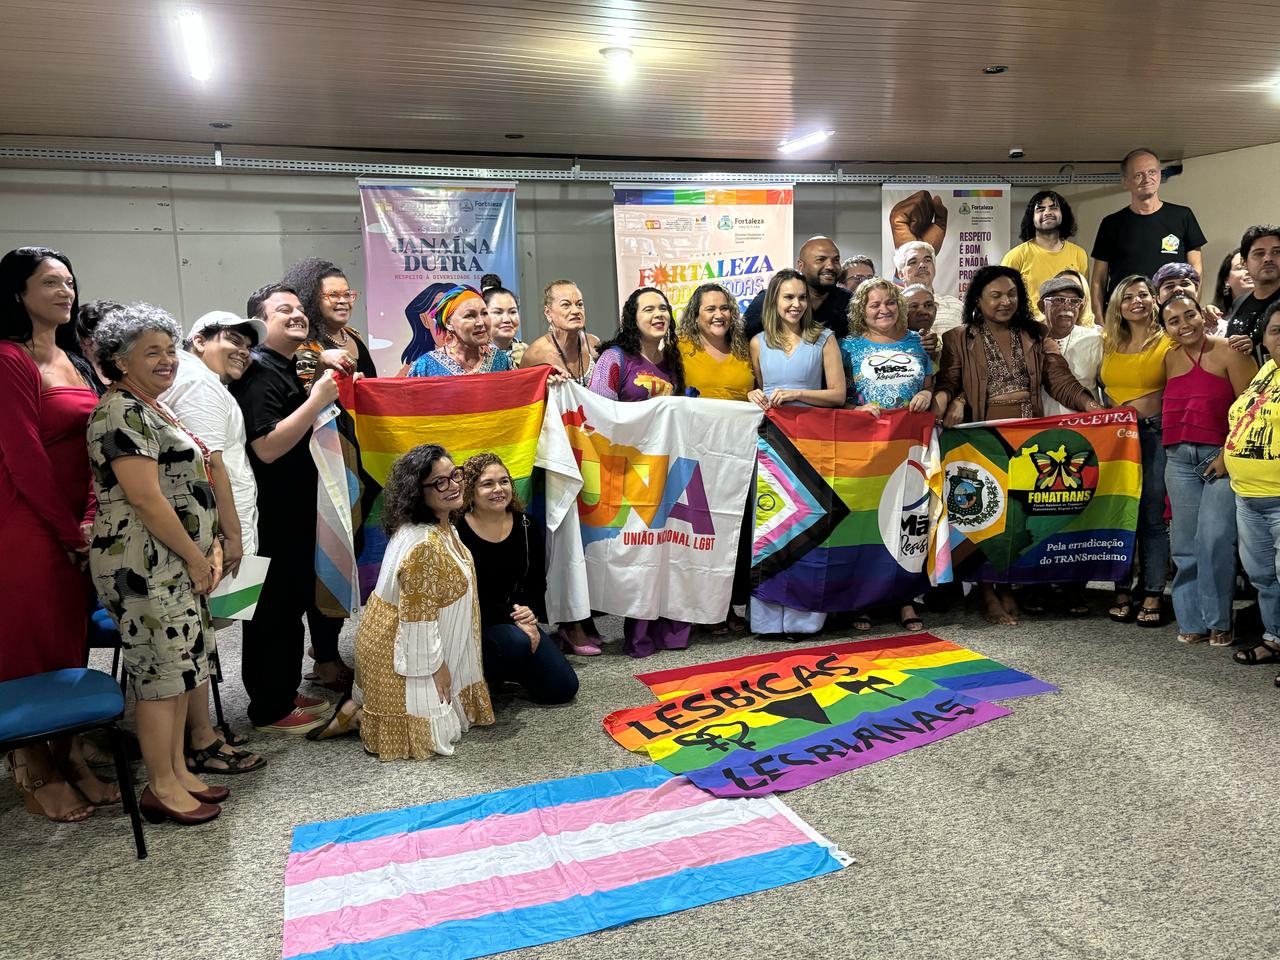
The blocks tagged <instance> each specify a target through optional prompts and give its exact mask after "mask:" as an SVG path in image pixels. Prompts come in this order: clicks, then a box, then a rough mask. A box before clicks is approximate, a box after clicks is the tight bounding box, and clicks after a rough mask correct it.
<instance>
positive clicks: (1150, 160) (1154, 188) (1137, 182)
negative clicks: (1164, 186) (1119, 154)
mask: <svg viewBox="0 0 1280 960" xmlns="http://www.w3.org/2000/svg"><path fill="white" fill-rule="evenodd" d="M1122 179H1123V182H1124V185H1125V188H1126V189H1127V190H1128V191H1129V195H1130V196H1131V197H1133V199H1134V200H1150V199H1152V198H1153V197H1155V196H1156V194H1158V193H1159V192H1160V160H1159V158H1157V157H1155V156H1152V155H1151V154H1149V153H1139V154H1137V155H1136V156H1133V157H1130V158H1129V163H1128V166H1126V167H1125V171H1124V177H1123V178H1122Z"/></svg>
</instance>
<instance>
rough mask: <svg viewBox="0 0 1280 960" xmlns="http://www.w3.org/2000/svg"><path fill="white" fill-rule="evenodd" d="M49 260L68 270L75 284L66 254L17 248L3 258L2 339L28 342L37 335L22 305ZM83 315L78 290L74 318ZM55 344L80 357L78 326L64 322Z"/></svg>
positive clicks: (0, 281) (0, 295)
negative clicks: (77, 336) (30, 282)
mask: <svg viewBox="0 0 1280 960" xmlns="http://www.w3.org/2000/svg"><path fill="white" fill-rule="evenodd" d="M46 260H57V261H58V262H59V263H60V264H62V265H63V266H64V267H66V268H67V271H68V272H69V273H70V274H71V279H72V281H73V282H74V281H75V276H76V272H75V270H74V269H73V268H72V266H71V261H70V260H68V259H67V256H66V254H64V253H59V252H58V251H57V250H54V249H53V248H52V247H18V248H17V249H16V250H10V251H9V252H8V253H6V254H5V255H4V257H2V258H0V340H12V341H14V342H16V343H25V342H26V341H28V340H30V339H31V337H32V336H33V334H34V333H35V328H34V326H33V325H32V323H31V315H30V314H28V313H27V308H26V307H25V306H24V305H23V303H22V300H21V296H22V294H23V293H24V292H25V291H26V289H27V281H28V280H30V279H31V277H32V275H33V274H34V273H35V272H36V271H37V270H38V269H40V264H42V263H44V262H45V261H46ZM79 312H80V288H79V285H77V286H76V288H75V294H74V299H73V300H72V301H71V316H72V317H73V318H74V317H75V316H76V315H77V314H78V313H79ZM53 342H54V343H55V344H57V345H58V347H59V348H60V349H62V350H63V351H64V352H66V353H69V354H75V355H76V356H80V355H81V353H80V341H79V340H78V339H77V338H76V331H75V324H74V323H64V324H62V325H61V326H59V327H58V329H57V330H55V331H54V334H53Z"/></svg>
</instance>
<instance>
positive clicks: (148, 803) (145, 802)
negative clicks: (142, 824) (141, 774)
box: [138, 784, 222, 827]
mask: <svg viewBox="0 0 1280 960" xmlns="http://www.w3.org/2000/svg"><path fill="white" fill-rule="evenodd" d="M138 810H139V811H140V812H141V813H142V815H143V816H144V817H145V818H146V820H147V823H160V822H161V821H163V820H172V821H173V822H174V823H178V824H181V825H182V826H184V827H190V826H193V825H195V824H197V823H208V822H209V821H210V820H212V819H214V817H216V816H217V815H218V814H220V813H221V812H222V808H221V807H220V806H218V805H217V804H214V803H201V804H200V806H198V807H196V808H195V809H194V810H188V811H186V812H185V813H183V812H182V811H181V810H173V809H171V808H169V807H166V806H165V805H164V804H163V803H162V802H161V801H160V798H159V797H157V796H156V795H155V794H154V793H152V792H151V784H147V788H146V789H145V790H143V791H142V797H141V798H140V799H139V800H138Z"/></svg>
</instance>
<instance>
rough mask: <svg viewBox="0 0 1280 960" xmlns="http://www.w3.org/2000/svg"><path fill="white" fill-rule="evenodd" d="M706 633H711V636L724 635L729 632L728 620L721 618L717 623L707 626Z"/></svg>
mask: <svg viewBox="0 0 1280 960" xmlns="http://www.w3.org/2000/svg"><path fill="white" fill-rule="evenodd" d="M707 633H709V634H711V635H712V636H713V637H723V636H726V635H727V634H728V633H729V621H728V620H721V621H720V622H719V623H713V624H712V625H711V626H709V627H707Z"/></svg>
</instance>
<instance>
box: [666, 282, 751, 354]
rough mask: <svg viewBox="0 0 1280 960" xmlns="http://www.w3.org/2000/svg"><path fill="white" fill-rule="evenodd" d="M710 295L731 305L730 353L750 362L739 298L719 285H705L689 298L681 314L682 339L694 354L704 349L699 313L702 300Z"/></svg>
mask: <svg viewBox="0 0 1280 960" xmlns="http://www.w3.org/2000/svg"><path fill="white" fill-rule="evenodd" d="M708 293H718V294H720V295H721V296H723V297H724V298H725V300H726V301H727V302H728V304H729V352H730V353H732V354H733V355H734V356H735V357H737V358H738V359H739V360H749V359H750V358H751V351H750V349H748V347H747V328H746V324H745V323H743V320H742V311H740V310H739V309H738V298H737V297H735V296H734V295H733V294H731V293H730V292H729V291H728V290H726V289H725V288H724V287H722V286H721V285H720V284H718V283H704V284H702V285H701V286H700V287H698V288H697V289H696V290H694V291H693V294H692V296H690V297H689V302H688V303H686V304H685V305H684V312H682V313H681V314H680V337H681V339H683V340H685V341H687V342H688V343H689V344H690V346H691V347H692V348H693V352H694V353H697V352H698V351H699V350H701V349H702V333H701V331H699V330H698V311H699V310H701V309H702V298H703V297H705V296H706V295H707V294H708Z"/></svg>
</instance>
